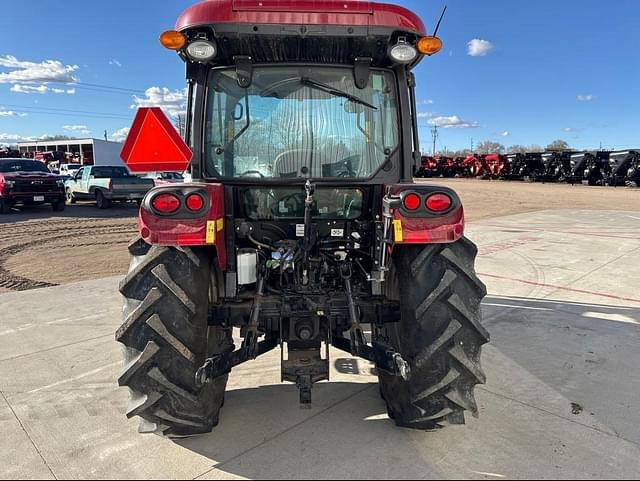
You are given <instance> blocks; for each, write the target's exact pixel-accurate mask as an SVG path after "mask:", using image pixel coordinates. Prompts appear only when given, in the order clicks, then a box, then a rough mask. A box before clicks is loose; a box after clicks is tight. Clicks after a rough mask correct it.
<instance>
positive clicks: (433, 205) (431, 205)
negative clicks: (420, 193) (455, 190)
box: [426, 194, 453, 212]
mask: <svg viewBox="0 0 640 481" xmlns="http://www.w3.org/2000/svg"><path fill="white" fill-rule="evenodd" d="M452 203H453V201H452V200H451V197H449V196H448V195H445V194H433V195H431V196H429V197H427V201H426V206H427V209H428V210H430V211H431V212H445V211H447V210H449V209H450V208H451V204H452Z"/></svg>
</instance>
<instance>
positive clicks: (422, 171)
mask: <svg viewBox="0 0 640 481" xmlns="http://www.w3.org/2000/svg"><path fill="white" fill-rule="evenodd" d="M438 175H439V174H438V161H437V159H436V158H435V157H431V156H430V155H423V156H422V158H421V161H420V167H418V169H417V170H416V174H415V176H416V177H422V178H424V177H427V178H431V177H438Z"/></svg>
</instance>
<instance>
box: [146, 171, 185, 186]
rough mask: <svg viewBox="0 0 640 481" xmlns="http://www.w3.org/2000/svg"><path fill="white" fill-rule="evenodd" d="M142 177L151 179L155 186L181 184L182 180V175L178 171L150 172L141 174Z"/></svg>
mask: <svg viewBox="0 0 640 481" xmlns="http://www.w3.org/2000/svg"><path fill="white" fill-rule="evenodd" d="M142 178H143V179H151V180H153V181H154V182H155V185H156V186H159V185H167V184H181V183H183V182H184V175H182V174H181V173H179V172H150V173H148V174H145V175H143V176H142Z"/></svg>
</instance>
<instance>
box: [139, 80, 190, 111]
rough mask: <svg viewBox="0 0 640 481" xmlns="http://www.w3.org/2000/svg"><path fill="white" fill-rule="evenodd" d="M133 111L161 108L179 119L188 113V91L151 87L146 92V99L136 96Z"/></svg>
mask: <svg viewBox="0 0 640 481" xmlns="http://www.w3.org/2000/svg"><path fill="white" fill-rule="evenodd" d="M133 100H134V102H135V104H134V105H132V106H131V108H132V109H135V108H140V107H161V108H162V109H163V110H164V111H165V112H166V113H167V114H169V115H171V116H172V117H177V116H178V115H180V114H184V113H186V110H187V89H184V90H174V91H171V90H169V89H168V88H160V87H151V88H149V89H147V90H146V91H145V98H140V97H138V96H134V97H133Z"/></svg>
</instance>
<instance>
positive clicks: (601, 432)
mask: <svg viewBox="0 0 640 481" xmlns="http://www.w3.org/2000/svg"><path fill="white" fill-rule="evenodd" d="M477 389H479V390H481V391H485V392H487V393H489V394H493V395H494V396H496V397H500V398H503V399H507V400H509V401H512V402H514V403H518V404H520V405H522V406H526V407H529V408H531V409H535V410H536V411H540V412H543V413H545V414H548V415H550V416H553V417H556V418H559V419H562V420H564V421H569V422H570V423H573V424H577V425H578V426H582V427H585V428H587V429H590V430H592V431H596V432H598V433H600V434H604V435H605V436H609V437H612V438H617V439H620V440H621V441H626V442H628V443H630V444H633V445H634V446H637V447H640V443H637V442H635V441H632V440H631V439H627V438H625V437H623V436H620V434H618V432H617V431H616V430H615V429H613V428H611V429H612V430H613V433H609V432H607V431H603V430H602V429H600V428H596V427H594V426H589V425H588V424H584V423H581V422H579V421H576V420H575V419H571V418H568V417H565V416H562V415H561V414H558V413H554V412H551V411H547V410H546V409H544V408H541V407H538V406H534V405H533V404H529V403H527V402H525V401H521V400H519V399H515V398H513V397H511V396H507V395H505V394H501V393H498V392H495V391H492V390H490V389H488V388H487V387H486V386H478V387H477Z"/></svg>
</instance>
